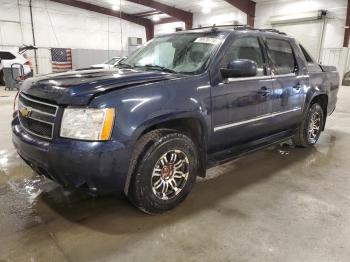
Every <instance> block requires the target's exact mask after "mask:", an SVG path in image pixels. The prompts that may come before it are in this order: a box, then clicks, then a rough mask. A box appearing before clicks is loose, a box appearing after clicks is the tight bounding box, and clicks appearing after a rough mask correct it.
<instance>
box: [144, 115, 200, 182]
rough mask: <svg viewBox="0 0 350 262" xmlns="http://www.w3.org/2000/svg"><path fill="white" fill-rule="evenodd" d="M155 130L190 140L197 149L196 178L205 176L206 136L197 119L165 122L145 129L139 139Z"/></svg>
mask: <svg viewBox="0 0 350 262" xmlns="http://www.w3.org/2000/svg"><path fill="white" fill-rule="evenodd" d="M156 129H171V130H175V131H177V132H179V133H181V134H184V135H186V136H188V137H189V138H191V139H192V141H193V142H194V143H195V145H196V146H197V148H198V155H199V162H200V163H199V173H198V176H201V177H204V176H205V171H206V163H207V154H206V152H207V145H206V134H205V132H204V127H203V125H202V124H201V122H200V121H199V120H198V119H196V118H180V119H174V120H169V121H165V122H162V123H159V124H156V125H153V126H151V127H149V128H147V129H146V130H144V131H143V132H142V134H141V135H140V137H141V136H143V135H145V134H147V133H148V132H150V131H153V130H156Z"/></svg>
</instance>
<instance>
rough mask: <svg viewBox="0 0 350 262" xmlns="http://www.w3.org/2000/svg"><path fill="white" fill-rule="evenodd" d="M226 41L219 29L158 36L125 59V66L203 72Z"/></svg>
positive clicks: (181, 71)
mask: <svg viewBox="0 0 350 262" xmlns="http://www.w3.org/2000/svg"><path fill="white" fill-rule="evenodd" d="M222 40H223V37H222V35H219V34H218V33H217V32H211V33H190V34H188V33H187V34H174V35H170V36H162V37H157V38H154V39H153V40H152V41H150V42H148V43H147V44H146V45H145V46H143V47H142V48H140V49H139V50H137V51H136V52H135V53H133V54H132V55H131V56H130V57H129V58H127V59H126V60H124V61H123V62H122V63H121V66H123V65H124V66H128V67H144V68H150V69H154V70H161V71H169V72H173V73H188V74H195V73H200V72H201V71H203V70H204V68H205V66H206V64H207V61H208V60H209V57H210V55H211V53H212V52H213V50H214V49H215V48H216V47H217V46H219V44H220V43H221V42H222Z"/></svg>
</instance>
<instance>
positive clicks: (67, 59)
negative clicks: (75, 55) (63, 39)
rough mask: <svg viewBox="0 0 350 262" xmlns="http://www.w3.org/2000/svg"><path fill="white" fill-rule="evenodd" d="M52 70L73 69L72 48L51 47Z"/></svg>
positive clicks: (55, 71)
mask: <svg viewBox="0 0 350 262" xmlns="http://www.w3.org/2000/svg"><path fill="white" fill-rule="evenodd" d="M51 61H52V72H54V73H57V72H64V71H68V70H71V69H72V52H71V49H70V48H51Z"/></svg>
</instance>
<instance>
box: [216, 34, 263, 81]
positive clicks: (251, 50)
mask: <svg viewBox="0 0 350 262" xmlns="http://www.w3.org/2000/svg"><path fill="white" fill-rule="evenodd" d="M236 59H250V60H253V61H254V62H255V63H256V64H257V65H258V73H257V76H264V75H265V70H264V57H263V53H262V49H261V46H260V43H259V40H258V38H257V37H244V38H240V39H237V40H235V41H234V42H233V43H232V45H231V46H230V48H229V49H228V51H227V53H226V55H225V56H224V58H223V60H222V62H221V68H227V65H228V63H230V62H231V61H233V60H236Z"/></svg>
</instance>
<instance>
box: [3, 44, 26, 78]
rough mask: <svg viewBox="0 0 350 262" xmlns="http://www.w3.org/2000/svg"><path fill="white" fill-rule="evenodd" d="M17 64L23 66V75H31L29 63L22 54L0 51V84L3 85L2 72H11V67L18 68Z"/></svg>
mask: <svg viewBox="0 0 350 262" xmlns="http://www.w3.org/2000/svg"><path fill="white" fill-rule="evenodd" d="M19 64H21V65H22V66H23V71H24V72H23V73H24V75H29V74H30V73H31V68H30V62H29V60H28V59H26V58H25V57H24V56H23V55H22V54H19V53H18V52H16V51H11V50H0V84H1V85H4V84H5V80H4V70H5V69H9V70H11V66H12V65H14V66H13V67H14V68H17V67H18V68H19V67H20V66H19Z"/></svg>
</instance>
